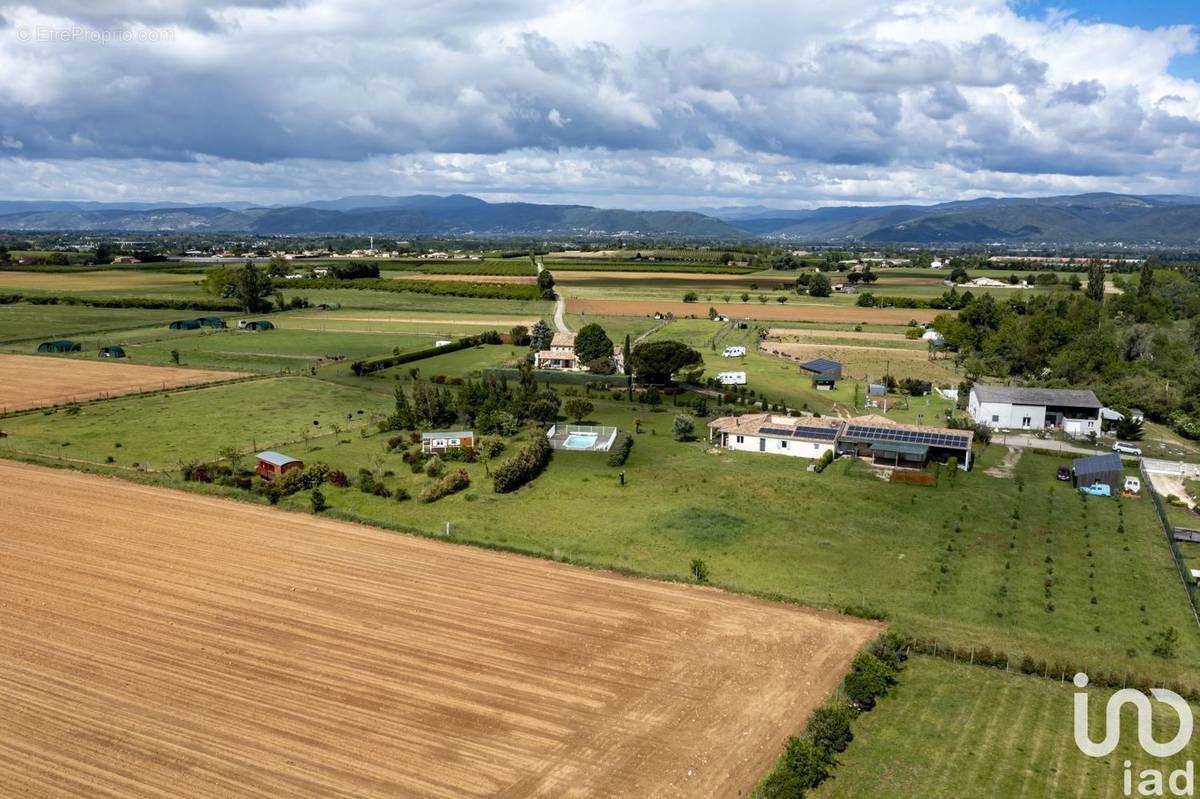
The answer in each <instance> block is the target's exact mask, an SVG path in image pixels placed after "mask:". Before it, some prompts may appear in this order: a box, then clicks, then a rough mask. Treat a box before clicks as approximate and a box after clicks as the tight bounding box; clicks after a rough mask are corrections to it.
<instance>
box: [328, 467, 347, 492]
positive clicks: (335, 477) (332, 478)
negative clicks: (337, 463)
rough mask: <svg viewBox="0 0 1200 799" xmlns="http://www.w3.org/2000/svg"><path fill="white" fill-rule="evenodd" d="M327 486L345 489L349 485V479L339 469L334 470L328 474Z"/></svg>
mask: <svg viewBox="0 0 1200 799" xmlns="http://www.w3.org/2000/svg"><path fill="white" fill-rule="evenodd" d="M329 484H330V485H334V486H337V487H338V488H347V487H349V485H350V478H349V477H347V476H346V473H345V472H343V471H342V470H341V469H334V470H333V471H331V472H330V473H329Z"/></svg>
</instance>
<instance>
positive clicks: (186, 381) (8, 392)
mask: <svg viewBox="0 0 1200 799" xmlns="http://www.w3.org/2000/svg"><path fill="white" fill-rule="evenodd" d="M247 374H249V373H248V372H216V371H209V370H206V369H182V368H177V367H170V366H144V365H141V364H133V363H125V362H122V361H101V360H95V361H85V360H83V359H80V358H61V357H53V356H38V355H0V411H16V410H23V409H25V408H42V407H45V406H47V405H58V404H61V403H64V402H75V401H83V400H91V399H97V398H99V397H116V396H120V395H123V394H134V393H136V392H138V391H156V390H159V389H163V388H177V387H179V386H191V385H199V384H201V383H215V382H217V381H220V380H232V379H233V378H236V377H244V376H246V375H247Z"/></svg>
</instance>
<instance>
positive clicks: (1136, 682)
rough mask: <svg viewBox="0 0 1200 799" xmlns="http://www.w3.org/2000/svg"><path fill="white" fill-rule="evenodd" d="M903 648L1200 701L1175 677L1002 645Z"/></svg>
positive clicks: (914, 642) (909, 642)
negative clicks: (1039, 656) (1028, 652)
mask: <svg viewBox="0 0 1200 799" xmlns="http://www.w3.org/2000/svg"><path fill="white" fill-rule="evenodd" d="M905 648H906V649H907V650H908V651H910V652H914V653H916V654H919V655H929V656H931V657H938V658H942V659H943V660H950V661H953V662H955V663H966V664H970V665H975V666H983V667H985V668H990V669H999V670H1001V671H1008V672H1016V673H1018V674H1026V675H1029V676H1034V677H1045V678H1047V679H1051V680H1057V681H1060V682H1061V681H1065V680H1070V679H1071V678H1072V677H1074V676H1075V675H1076V674H1079V673H1084V674H1087V675H1088V682H1089V683H1090V684H1091V685H1093V686H1096V687H1101V688H1134V689H1137V690H1139V691H1149V690H1150V689H1151V688H1169V689H1171V690H1172V691H1174V692H1175V693H1177V694H1179V695H1180V696H1182V697H1183V698H1184V699H1187V700H1188V701H1190V702H1200V688H1197V687H1196V686H1194V685H1185V684H1183V683H1181V682H1179V681H1177V680H1174V681H1170V682H1164V681H1162V680H1153V679H1151V678H1150V677H1147V676H1146V675H1144V674H1136V673H1134V672H1131V671H1112V670H1108V671H1105V670H1103V669H1098V668H1096V667H1095V665H1094V664H1087V663H1078V662H1076V663H1072V662H1067V661H1053V662H1052V661H1048V660H1042V659H1035V658H1033V657H1032V656H1030V655H1023V656H1021V657H1019V658H1018V657H1016V656H1015V655H1010V654H1009V653H1008V652H1005V651H1004V650H1002V649H992V648H991V647H987V646H981V647H967V646H946V645H944V644H942V643H941V642H939V641H937V640H934V639H932V638H926V639H921V638H907V639H905Z"/></svg>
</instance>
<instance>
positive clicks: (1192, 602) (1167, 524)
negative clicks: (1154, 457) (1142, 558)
mask: <svg viewBox="0 0 1200 799" xmlns="http://www.w3.org/2000/svg"><path fill="white" fill-rule="evenodd" d="M1138 471H1139V472H1141V475H1142V484H1143V485H1145V486H1146V491H1147V493H1149V494H1150V499H1152V500H1153V501H1154V511H1155V512H1156V513H1157V514H1158V520H1159V522H1160V523H1161V524H1162V528H1163V532H1164V533H1166V536H1167V546H1169V547H1170V548H1171V557H1172V558H1173V559H1174V561H1175V568H1176V569H1177V570H1178V572H1179V580H1180V582H1182V583H1183V590H1184V591H1185V592H1186V593H1187V598H1188V605H1189V606H1190V607H1191V609H1192V618H1193V619H1194V620H1195V622H1196V626H1197V627H1200V607H1198V606H1197V600H1196V588H1195V586H1194V584H1193V582H1192V579H1191V572H1189V571H1188V568H1187V565H1186V564H1185V563H1184V562H1183V552H1181V551H1180V549H1179V542H1178V541H1176V540H1175V525H1173V524H1172V523H1171V519H1170V516H1168V515H1167V509H1166V507H1164V506H1163V501H1162V498H1161V497H1159V495H1158V492H1157V491H1155V490H1154V483H1153V482H1152V481H1151V480H1150V473H1149V472H1147V471H1146V464H1145V462H1142V461H1139V462H1138Z"/></svg>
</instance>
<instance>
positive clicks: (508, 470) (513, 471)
mask: <svg viewBox="0 0 1200 799" xmlns="http://www.w3.org/2000/svg"><path fill="white" fill-rule="evenodd" d="M553 452H554V450H552V449H551V448H550V442H549V441H548V440H547V439H546V436H544V435H543V434H542V433H541V432H540V431H539V432H535V433H534V434H533V440H532V441H530V442H529V443H528V444H526V445H525V446H524V447H522V448H521V451H520V452H518V453H517V454H516V455H514V456H513V457H511V458H509V459H508V460H506V461H505V462H504V463H502V464H500V468H498V469H496V472H495V478H494V479H493V481H492V487H493V488H494V489H495V490H496V493H497V494H507V493H508V492H510V491H516V490H517V489H518V488H520V487H521V486H523V485H525V484H526V483H528V482H529V481H531V480H533V478H535V477H537V476H538V475H539V474H541V473H542V469H545V468H546V464H547V463H549V462H550V455H551V454H552V453H553Z"/></svg>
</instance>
